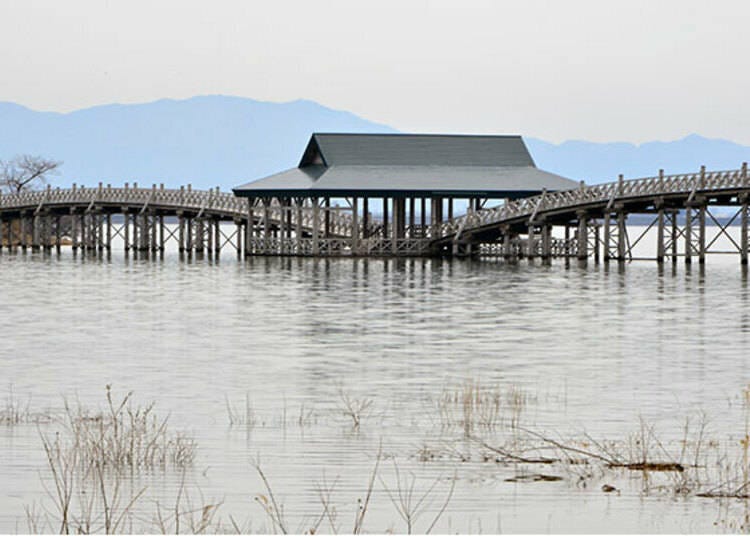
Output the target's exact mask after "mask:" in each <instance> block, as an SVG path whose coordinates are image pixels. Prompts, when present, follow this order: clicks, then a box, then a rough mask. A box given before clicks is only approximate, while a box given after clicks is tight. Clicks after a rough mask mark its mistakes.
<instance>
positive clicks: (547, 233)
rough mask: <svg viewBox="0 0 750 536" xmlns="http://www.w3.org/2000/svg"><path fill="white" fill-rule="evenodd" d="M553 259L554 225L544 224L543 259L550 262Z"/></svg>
mask: <svg viewBox="0 0 750 536" xmlns="http://www.w3.org/2000/svg"><path fill="white" fill-rule="evenodd" d="M551 259H552V226H551V225H549V224H548V223H544V224H542V260H543V261H545V262H546V263H549V262H550V260H551Z"/></svg>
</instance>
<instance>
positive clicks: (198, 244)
mask: <svg viewBox="0 0 750 536" xmlns="http://www.w3.org/2000/svg"><path fill="white" fill-rule="evenodd" d="M205 221H206V220H205V218H203V217H200V218H197V219H196V221H195V251H196V253H203V250H204V249H205V246H206V244H205V242H204V240H205V238H206V229H205V227H206V224H205Z"/></svg>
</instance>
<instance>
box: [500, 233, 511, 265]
mask: <svg viewBox="0 0 750 536" xmlns="http://www.w3.org/2000/svg"><path fill="white" fill-rule="evenodd" d="M502 233H503V258H504V259H505V260H506V261H509V260H510V259H511V257H512V252H511V237H510V227H509V226H508V225H505V226H503V228H502Z"/></svg>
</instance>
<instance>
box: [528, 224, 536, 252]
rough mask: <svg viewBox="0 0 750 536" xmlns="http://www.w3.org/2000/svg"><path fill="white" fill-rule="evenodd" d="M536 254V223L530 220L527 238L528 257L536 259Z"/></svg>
mask: <svg viewBox="0 0 750 536" xmlns="http://www.w3.org/2000/svg"><path fill="white" fill-rule="evenodd" d="M535 255H536V238H535V237H534V224H533V223H531V222H529V224H528V239H527V240H526V257H528V259H529V260H530V261H531V260H534V256H535Z"/></svg>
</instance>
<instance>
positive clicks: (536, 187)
mask: <svg viewBox="0 0 750 536" xmlns="http://www.w3.org/2000/svg"><path fill="white" fill-rule="evenodd" d="M576 186H577V183H576V182H574V181H571V180H569V179H566V178H564V177H560V176H559V175H554V174H552V173H547V172H546V171H542V170H540V169H537V167H536V166H535V165H534V161H533V160H532V158H531V155H530V154H529V152H528V150H527V149H526V145H525V144H524V142H523V139H522V138H521V137H520V136H449V135H426V134H313V136H312V137H311V139H310V142H309V143H308V145H307V148H306V149H305V152H304V154H303V156H302V160H301V161H300V163H299V166H298V167H296V168H292V169H289V170H287V171H284V172H281V173H277V174H275V175H271V176H269V177H266V178H264V179H260V180H257V181H254V182H250V183H248V184H245V185H243V186H239V187H237V188H235V189H234V193H235V194H237V195H240V196H248V197H254V196H264V195H274V196H275V195H284V196H310V195H316V196H341V197H343V196H347V195H355V194H356V195H371V196H377V195H385V196H400V195H430V194H435V195H444V196H454V197H471V196H480V197H522V196H525V195H533V194H535V193H539V192H541V191H542V190H543V189H547V190H549V191H554V190H566V189H570V188H574V187H576Z"/></svg>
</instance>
